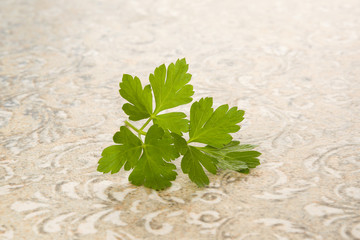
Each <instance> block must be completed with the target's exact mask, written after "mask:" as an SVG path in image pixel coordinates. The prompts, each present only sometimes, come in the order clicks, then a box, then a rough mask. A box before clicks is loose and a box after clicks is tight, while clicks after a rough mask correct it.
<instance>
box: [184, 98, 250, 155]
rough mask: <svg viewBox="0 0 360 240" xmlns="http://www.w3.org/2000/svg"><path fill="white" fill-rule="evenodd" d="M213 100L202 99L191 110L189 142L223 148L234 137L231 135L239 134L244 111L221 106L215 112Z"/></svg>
mask: <svg viewBox="0 0 360 240" xmlns="http://www.w3.org/2000/svg"><path fill="white" fill-rule="evenodd" d="M212 105H213V99H212V98H202V99H200V101H198V102H194V103H193V104H192V106H191V109H190V131H189V135H190V140H189V141H188V142H199V143H205V144H208V145H210V146H213V147H216V148H221V147H223V146H224V145H226V144H228V143H229V142H230V141H231V140H232V137H231V135H230V134H229V133H234V132H237V131H238V130H239V129H240V126H238V125H237V124H238V123H240V122H241V121H242V120H243V119H244V117H243V116H244V111H242V110H237V108H236V107H233V108H230V109H229V106H228V105H227V104H225V105H221V106H220V107H218V108H217V109H216V110H215V111H214V110H213V108H212Z"/></svg>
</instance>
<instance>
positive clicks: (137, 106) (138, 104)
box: [119, 74, 152, 121]
mask: <svg viewBox="0 0 360 240" xmlns="http://www.w3.org/2000/svg"><path fill="white" fill-rule="evenodd" d="M119 92H120V95H121V96H122V97H123V98H125V99H126V100H128V101H129V102H130V103H131V104H130V103H125V104H124V105H123V107H122V109H123V110H124V112H125V113H126V114H127V115H129V119H130V120H133V121H138V120H141V119H145V118H148V117H150V115H151V114H152V93H151V87H150V85H146V86H145V87H144V89H142V86H141V82H140V79H139V78H138V77H135V78H133V77H132V76H130V75H128V74H124V75H123V78H122V82H121V83H120V90H119Z"/></svg>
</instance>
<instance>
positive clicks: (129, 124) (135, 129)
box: [125, 121, 146, 135]
mask: <svg viewBox="0 0 360 240" xmlns="http://www.w3.org/2000/svg"><path fill="white" fill-rule="evenodd" d="M125 124H126V125H127V126H129V127H130V128H132V129H133V130H134V131H135V132H137V133H138V134H141V135H146V132H144V131H143V130H142V129H137V128H136V127H135V126H134V125H132V124H131V123H129V122H128V121H125Z"/></svg>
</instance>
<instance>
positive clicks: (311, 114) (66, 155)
mask: <svg viewBox="0 0 360 240" xmlns="http://www.w3.org/2000/svg"><path fill="white" fill-rule="evenodd" d="M359 16H360V4H359V2H358V1H355V0H349V1H340V0H330V1H329V0H319V1H310V0H305V1H295V0H290V1H288V0H277V1H265V0H253V1H235V0H234V1H231V0H224V1H215V0H209V1H190V0H185V1H172V0H171V1H168V0H154V1H139V0H134V1H100V0H96V1H84V0H77V1H47V0H34V1H23V0H15V1H10V0H2V1H0V39H1V41H0V239H1V240H3V239H4V240H12V239H14V240H15V239H16V240H17V239H74V240H75V239H106V240H115V239H126V240H134V239H154V240H155V239H156V240H162V239H177V240H186V239H213V240H215V239H216V240H231V239H236V240H251V239H261V240H263V239H271V240H280V239H281V240H285V239H289V240H290V239H301V240H303V239H308V240H310V239H312V240H329V239H334V240H337V239H360V210H359V209H360V181H359V179H360V158H359V152H360V120H359V119H360V17H359ZM182 57H186V59H187V61H188V63H189V64H190V72H191V73H192V74H193V79H192V84H193V85H194V88H195V90H196V93H197V94H196V98H198V99H200V98H201V97H207V96H212V97H214V104H215V105H216V104H220V103H221V104H223V103H227V104H229V105H234V106H235V105H236V106H239V108H240V109H244V110H245V111H246V115H245V120H244V122H243V123H242V131H240V132H239V133H238V134H237V135H236V136H235V138H236V139H240V140H241V139H244V141H245V142H246V143H250V144H255V145H258V146H259V147H258V148H257V150H259V151H261V152H262V156H261V162H262V164H261V165H260V166H259V167H258V168H257V169H254V170H253V171H251V173H250V174H249V175H243V174H240V173H236V172H231V171H221V172H219V173H218V174H217V175H216V176H211V177H210V178H211V179H210V182H211V184H210V185H209V186H207V187H206V188H198V187H196V185H195V184H193V183H192V182H190V180H189V179H188V178H187V176H184V174H182V173H181V172H178V174H179V176H178V178H177V179H176V181H175V182H174V184H173V185H172V186H171V188H169V189H167V190H165V191H160V192H157V191H152V190H149V189H146V188H144V187H136V186H133V185H131V184H129V183H128V180H127V178H128V173H127V172H124V171H121V172H120V173H118V174H114V175H110V174H106V175H103V174H101V173H99V172H97V171H96V167H97V161H98V160H99V158H100V154H101V151H102V149H103V148H104V147H105V146H107V145H109V143H111V141H112V135H111V134H112V133H113V132H115V131H116V130H118V129H117V128H118V126H120V125H121V124H122V122H123V121H124V120H125V117H126V116H125V114H124V113H123V112H122V110H121V106H122V104H123V103H124V102H122V101H123V100H122V99H121V98H120V97H119V95H118V84H119V82H120V80H121V77H122V74H123V73H131V74H133V73H134V74H136V75H137V76H139V78H140V79H142V80H146V78H148V76H147V74H148V73H149V72H151V71H152V70H153V69H154V67H155V66H158V65H160V64H162V63H170V62H174V61H175V60H176V59H178V58H182ZM198 99H195V100H198ZM187 109H188V106H184V107H181V110H182V111H186V110H187ZM175 164H176V165H177V166H178V167H179V164H180V163H179V160H176V161H175Z"/></svg>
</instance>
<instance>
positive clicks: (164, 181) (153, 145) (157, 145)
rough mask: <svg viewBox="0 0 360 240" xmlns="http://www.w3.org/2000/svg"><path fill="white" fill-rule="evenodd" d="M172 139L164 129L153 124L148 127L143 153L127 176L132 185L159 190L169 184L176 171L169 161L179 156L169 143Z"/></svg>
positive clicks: (173, 178)
mask: <svg viewBox="0 0 360 240" xmlns="http://www.w3.org/2000/svg"><path fill="white" fill-rule="evenodd" d="M171 143H172V139H171V138H170V137H169V136H168V135H165V134H164V130H163V129H161V128H160V127H158V126H157V125H153V126H151V127H150V128H149V130H148V132H147V134H146V137H145V144H144V145H143V149H144V151H143V154H142V156H141V158H140V160H139V161H138V163H137V164H136V166H135V168H134V170H133V171H132V173H131V174H130V176H129V181H131V183H133V184H134V185H138V186H139V185H144V186H145V187H149V188H153V189H156V190H161V189H164V188H167V187H170V186H171V181H173V180H175V178H176V175H177V173H176V172H175V171H174V170H175V169H176V167H175V165H174V164H172V163H169V162H168V161H171V160H172V159H175V158H176V157H178V156H179V154H178V152H177V151H176V149H175V147H174V146H173V145H171Z"/></svg>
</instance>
